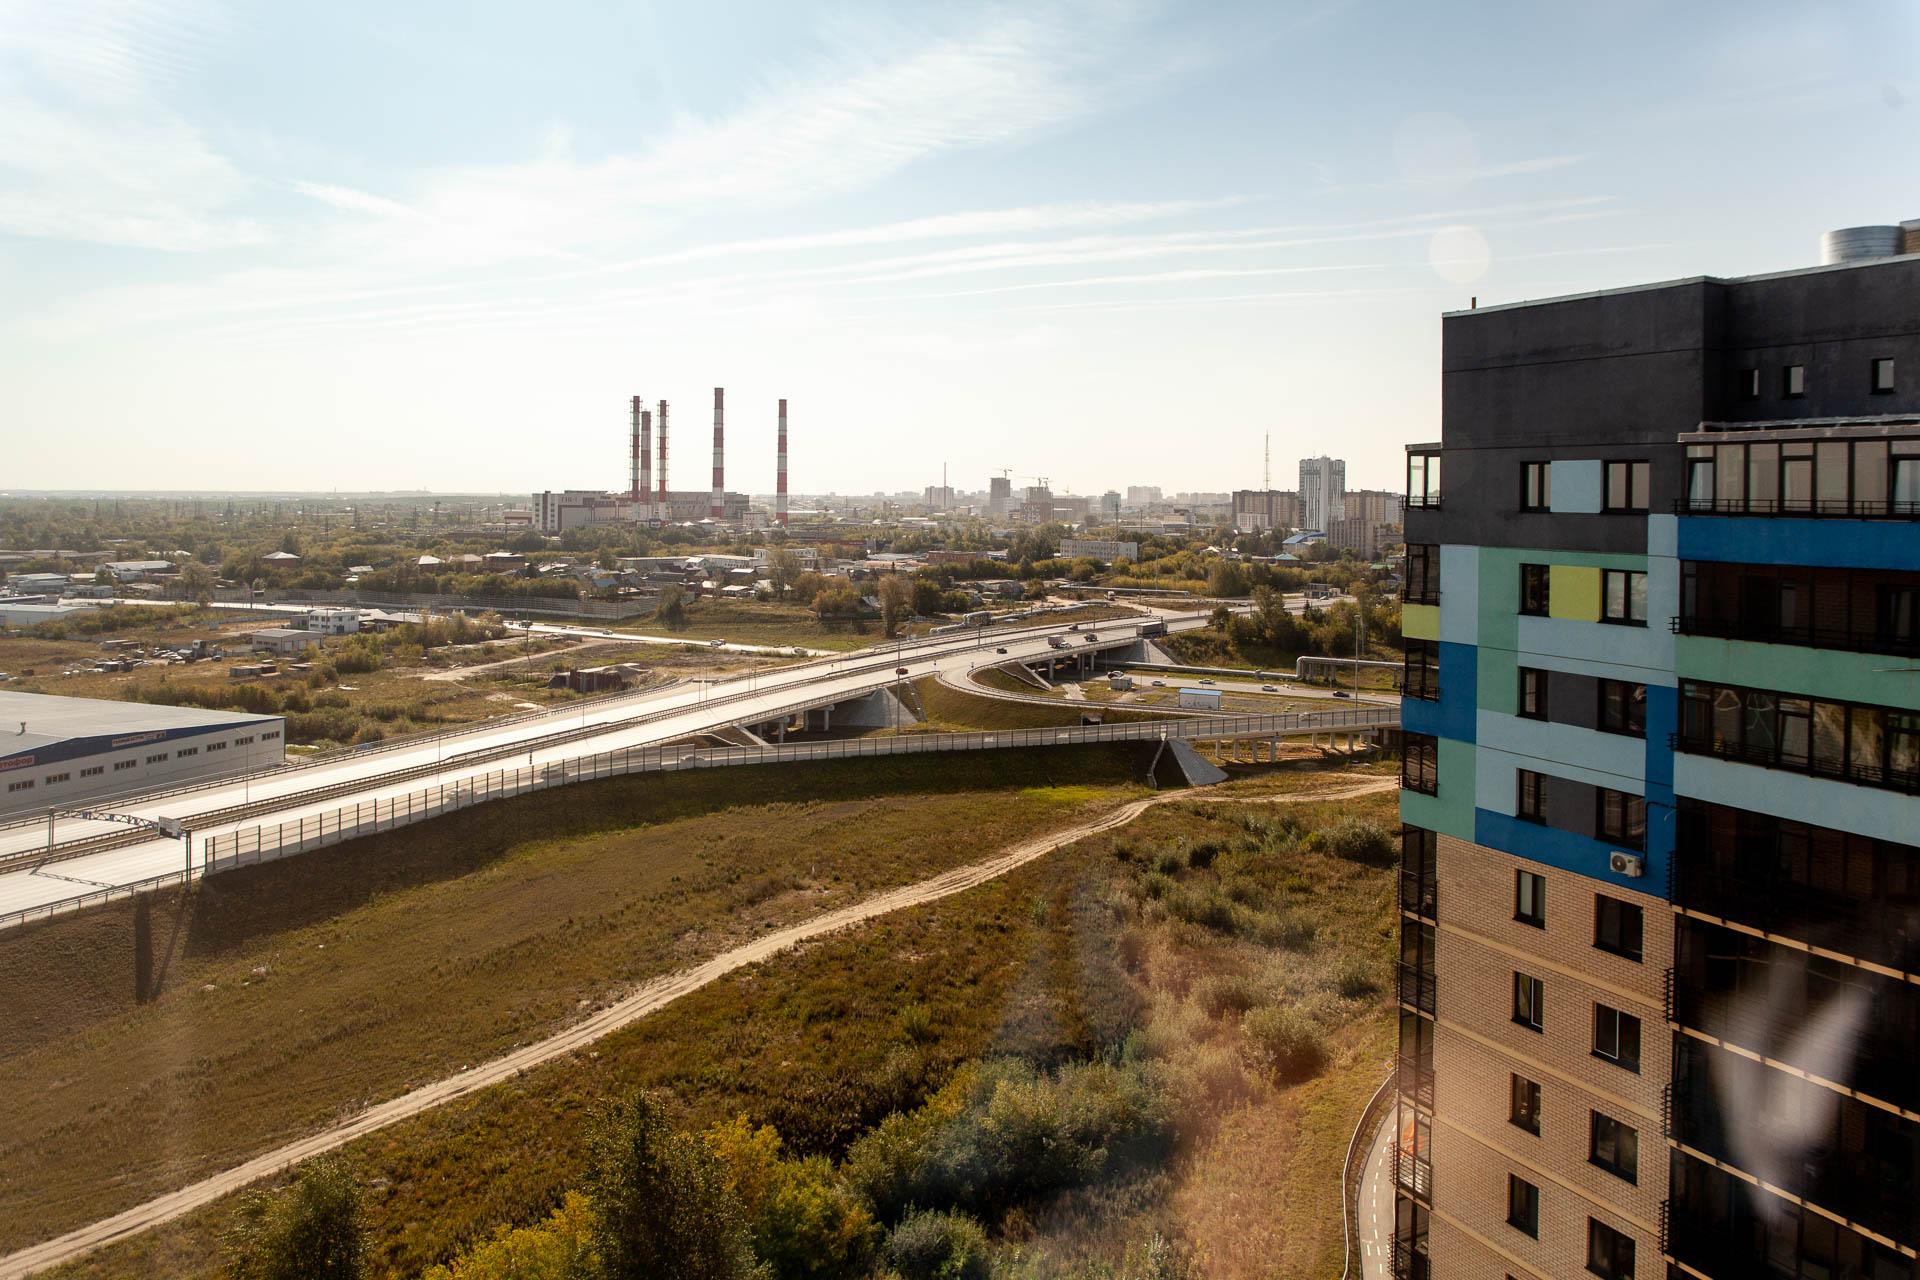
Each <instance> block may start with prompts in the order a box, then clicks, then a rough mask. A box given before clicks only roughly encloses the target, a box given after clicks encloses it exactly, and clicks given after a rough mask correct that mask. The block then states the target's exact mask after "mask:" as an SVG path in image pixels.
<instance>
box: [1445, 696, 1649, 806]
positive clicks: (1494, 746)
mask: <svg viewBox="0 0 1920 1280" xmlns="http://www.w3.org/2000/svg"><path fill="white" fill-rule="evenodd" d="M1474 736H1475V740H1476V741H1477V742H1478V743H1479V744H1480V745H1481V746H1483V747H1487V748H1489V749H1491V750H1495V751H1508V752H1512V753H1513V754H1514V755H1517V756H1533V757H1535V758H1536V759H1538V760H1541V761H1543V762H1546V764H1547V765H1551V766H1552V769H1551V771H1552V772H1554V773H1557V774H1559V775H1560V776H1561V777H1566V778H1582V779H1583V780H1585V781H1589V782H1594V783H1595V784H1596V785H1598V786H1603V787H1612V788H1614V789H1615V790H1621V791H1635V792H1637V791H1641V790H1643V789H1644V785H1645V782H1646V777H1647V741H1646V739H1645V738H1634V737H1629V736H1628V735H1626V734H1624V733H1602V732H1601V731H1600V730H1598V729H1585V728H1582V727H1581V726H1579V725H1574V724H1555V723H1554V722H1553V721H1550V720H1529V719H1527V718H1526V717H1525V716H1510V715H1506V714H1504V713H1502V712H1499V711H1481V712H1478V713H1477V714H1476V715H1475V717H1474ZM1587 775H1592V776H1591V777H1588V776H1587ZM1608 779H1611V780H1610V781H1609V780H1608Z"/></svg>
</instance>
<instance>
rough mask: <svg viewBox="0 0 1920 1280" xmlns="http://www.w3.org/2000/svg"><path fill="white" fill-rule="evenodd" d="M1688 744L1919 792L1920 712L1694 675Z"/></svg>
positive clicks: (1706, 751) (1686, 687)
mask: <svg viewBox="0 0 1920 1280" xmlns="http://www.w3.org/2000/svg"><path fill="white" fill-rule="evenodd" d="M1680 710H1681V715H1680V740H1679V746H1680V749H1681V750H1683V751H1687V752H1690V753H1693V754H1697V755H1713V756H1721V757H1724V758H1726V759H1731V760H1740V761H1744V762H1746V763H1748V764H1757V765H1761V766H1763V767H1766V768H1773V769H1786V770H1791V771H1793V772H1795V773H1812V774H1816V775H1823V776H1829V777H1837V778H1843V779H1845V780H1847V781H1849V782H1854V783H1858V784H1859V785H1861V786H1867V787H1883V788H1886V789H1888V790H1893V791H1906V792H1909V793H1911V792H1914V791H1920V712H1916V711H1906V710H1901V709H1898V708H1894V707H1876V706H1863V705H1859V704H1855V703H1844V702H1827V701H1825V700H1819V699H1810V698H1801V697H1797V696H1794V695H1791V694H1779V693H1772V692H1768V691H1765V690H1760V689H1735V688H1728V687H1726V686H1724V685H1708V684H1699V683H1696V682H1694V681H1687V682H1685V683H1683V684H1682V685H1681V687H1680Z"/></svg>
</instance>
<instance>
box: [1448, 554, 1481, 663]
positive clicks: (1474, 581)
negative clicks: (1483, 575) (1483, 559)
mask: <svg viewBox="0 0 1920 1280" xmlns="http://www.w3.org/2000/svg"><path fill="white" fill-rule="evenodd" d="M1440 638H1441V639H1442V640H1445V641H1447V642H1448V643H1450V644H1479V643H1480V548H1478V547H1470V546H1467V545H1465V544H1463V543H1452V542H1449V543H1442V544H1441V546H1440Z"/></svg>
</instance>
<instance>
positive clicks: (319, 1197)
mask: <svg viewBox="0 0 1920 1280" xmlns="http://www.w3.org/2000/svg"><path fill="white" fill-rule="evenodd" d="M226 1245H227V1252H228V1264H227V1270H228V1273H229V1274H230V1275H231V1276H232V1277H233V1278H234V1280H358V1277H360V1276H362V1275H365V1274H366V1228H365V1224H364V1222H363V1221H362V1217H361V1210H360V1188H359V1186H358V1185H357V1184H356V1183H355V1182H354V1180H353V1173H352V1171H351V1170H350V1169H349V1168H348V1167H347V1162H346V1161H345V1160H344V1159H342V1158H341V1157H339V1156H321V1157H320V1158H319V1159H317V1160H311V1161H308V1162H307V1163H306V1164H305V1165H304V1166H302V1167H301V1169H300V1172H299V1173H298V1174H297V1175H295V1177H294V1181H293V1185H292V1186H290V1187H287V1188H286V1189H284V1190H282V1191H278V1192H272V1191H253V1192H249V1193H248V1194H247V1196H246V1197H245V1198H244V1199H242V1200H241V1202H240V1210H239V1212H238V1214H236V1215H235V1218H234V1224H233V1226H232V1227H231V1228H229V1229H228V1232H227V1236H226Z"/></svg>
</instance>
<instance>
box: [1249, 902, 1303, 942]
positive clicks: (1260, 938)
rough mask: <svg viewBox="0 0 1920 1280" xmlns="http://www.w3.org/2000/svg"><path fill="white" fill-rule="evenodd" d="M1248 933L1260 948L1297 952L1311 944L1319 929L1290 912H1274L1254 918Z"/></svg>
mask: <svg viewBox="0 0 1920 1280" xmlns="http://www.w3.org/2000/svg"><path fill="white" fill-rule="evenodd" d="M1248 932H1249V933H1251V934H1252V935H1253V939H1254V941H1255V942H1258V943H1260V944H1261V945H1262V946H1267V947H1282V948H1284V949H1286V950H1288V951H1299V950H1301V949H1303V948H1305V947H1308V946H1311V945H1312V944H1313V939H1314V936H1315V935H1316V934H1317V933H1318V932H1319V928H1318V927H1317V926H1316V925H1315V924H1314V923H1313V921H1311V920H1308V919H1306V918H1305V917H1304V916H1299V915H1296V914H1294V913H1293V912H1291V911H1275V912H1269V913H1263V914H1260V915H1257V916H1255V917H1254V920H1253V923H1252V925H1251V927H1250V928H1249V929H1248Z"/></svg>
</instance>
